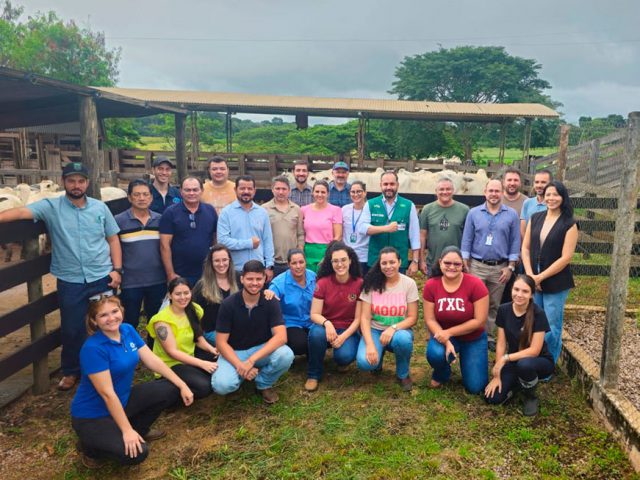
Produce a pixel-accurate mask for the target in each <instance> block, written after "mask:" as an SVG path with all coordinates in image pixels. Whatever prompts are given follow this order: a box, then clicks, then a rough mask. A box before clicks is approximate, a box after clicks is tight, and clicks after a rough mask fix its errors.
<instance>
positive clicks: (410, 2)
mask: <svg viewBox="0 0 640 480" xmlns="http://www.w3.org/2000/svg"><path fill="white" fill-rule="evenodd" d="M13 3H14V4H18V5H20V4H21V5H23V6H24V7H25V13H26V14H33V13H34V12H36V11H48V10H52V9H53V10H54V11H56V12H57V13H58V14H59V16H61V17H62V18H64V19H75V20H76V21H77V22H78V23H79V24H80V25H83V26H89V27H90V28H91V29H93V30H98V31H103V32H104V33H105V35H106V37H107V43H108V46H109V47H121V48H122V59H121V62H120V78H119V86H122V87H140V88H163V89H185V90H210V91H230V92H245V93H267V94H276V95H309V96H331V97H359V98H391V97H390V95H389V94H388V93H387V91H388V90H389V89H390V88H391V83H392V81H393V75H394V71H395V68H396V67H397V66H398V65H399V63H400V62H401V60H402V59H403V58H404V57H405V56H411V55H415V54H420V53H424V52H427V51H431V50H435V49H437V48H439V46H440V45H442V46H443V47H445V48H448V47H454V46H460V45H477V46H480V45H499V46H504V47H506V48H507V51H508V52H509V53H510V54H512V55H517V56H521V57H525V58H532V59H535V60H536V61H537V62H538V63H540V64H541V65H542V69H541V71H540V77H541V78H543V79H545V80H547V81H549V82H550V83H551V85H552V89H551V90H550V91H549V92H548V93H549V94H550V95H551V97H552V98H553V99H554V100H557V101H560V102H562V103H563V104H564V106H563V107H562V108H561V111H562V113H564V115H565V118H566V119H567V120H569V121H572V122H575V121H576V120H577V119H578V117H580V116H583V115H584V116H592V117H595V116H604V115H607V114H610V113H619V114H622V115H624V116H626V115H627V113H628V112H630V111H633V110H640V29H638V21H639V20H640V1H638V0H609V1H604V0H599V1H596V0H582V1H578V0H565V1H558V0H538V1H534V2H523V1H517V0H484V1H477V0H465V1H455V0H449V1H439V2H434V1H430V0H358V1H350V0H314V1H308V0H307V1H305V0H244V1H231V0H226V1H221V0H182V1H179V2H178V1H169V0H154V1H150V0H109V1H100V2H99V1H87V0H82V1H80V0H54V1H51V0H23V1H19V0H13Z"/></svg>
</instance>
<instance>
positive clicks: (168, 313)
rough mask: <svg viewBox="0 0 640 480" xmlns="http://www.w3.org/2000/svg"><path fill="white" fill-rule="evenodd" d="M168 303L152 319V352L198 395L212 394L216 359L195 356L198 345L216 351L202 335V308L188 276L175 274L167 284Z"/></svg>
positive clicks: (197, 396)
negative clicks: (194, 297)
mask: <svg viewBox="0 0 640 480" xmlns="http://www.w3.org/2000/svg"><path fill="white" fill-rule="evenodd" d="M167 289H168V291H169V302H170V303H169V305H167V306H166V307H165V308H163V309H162V310H160V311H159V312H158V313H157V314H156V315H154V316H153V317H152V318H151V321H150V322H149V324H148V325H147V331H148V332H149V334H150V335H151V336H152V337H153V339H154V340H155V342H154V344H153V352H154V353H155V354H156V355H158V356H159V357H160V358H161V359H162V361H164V363H166V364H167V365H168V366H169V367H171V370H173V371H174V372H175V373H176V374H177V375H178V376H179V377H180V378H181V379H183V380H184V381H185V382H186V383H187V385H189V388H191V390H193V393H194V395H195V398H196V399H198V398H203V397H206V396H207V395H209V394H210V393H211V374H212V373H213V372H214V371H215V370H216V369H217V368H218V364H217V362H212V361H209V360H203V359H200V358H196V357H195V356H194V353H195V348H196V345H197V346H198V347H200V348H201V349H202V350H204V351H205V352H208V353H210V354H211V355H217V353H218V352H217V350H216V349H215V348H213V347H212V346H211V344H210V343H209V342H207V340H206V339H205V338H204V336H203V334H202V328H201V327H200V319H201V318H202V307H201V306H200V305H198V304H197V303H193V302H192V301H191V289H190V288H189V282H188V281H187V279H186V278H183V277H176V278H174V279H173V280H171V281H170V282H169V284H168V285H167Z"/></svg>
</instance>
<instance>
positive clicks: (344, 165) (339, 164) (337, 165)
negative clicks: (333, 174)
mask: <svg viewBox="0 0 640 480" xmlns="http://www.w3.org/2000/svg"><path fill="white" fill-rule="evenodd" d="M338 168H344V169H345V170H349V165H347V162H336V163H334V164H333V170H336V169H338Z"/></svg>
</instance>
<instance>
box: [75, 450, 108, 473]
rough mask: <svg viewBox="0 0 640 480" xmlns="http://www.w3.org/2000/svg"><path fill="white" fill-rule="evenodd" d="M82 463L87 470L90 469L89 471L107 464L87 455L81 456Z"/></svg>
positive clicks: (82, 454)
mask: <svg viewBox="0 0 640 480" xmlns="http://www.w3.org/2000/svg"><path fill="white" fill-rule="evenodd" d="M80 461H81V462H82V465H84V466H85V468H88V469H89V470H97V469H98V468H100V467H102V465H104V463H105V462H104V460H102V459H99V458H93V457H90V456H89V455H87V454H86V453H81V454H80Z"/></svg>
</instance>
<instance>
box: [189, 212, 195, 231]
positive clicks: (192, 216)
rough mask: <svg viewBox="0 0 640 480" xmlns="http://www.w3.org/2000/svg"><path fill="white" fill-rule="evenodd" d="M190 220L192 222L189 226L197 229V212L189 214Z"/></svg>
mask: <svg viewBox="0 0 640 480" xmlns="http://www.w3.org/2000/svg"><path fill="white" fill-rule="evenodd" d="M189 221H190V222H191V223H189V227H191V228H193V229H195V228H196V216H195V214H193V213H190V214H189Z"/></svg>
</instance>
